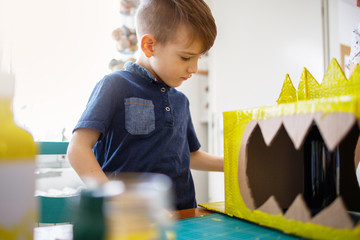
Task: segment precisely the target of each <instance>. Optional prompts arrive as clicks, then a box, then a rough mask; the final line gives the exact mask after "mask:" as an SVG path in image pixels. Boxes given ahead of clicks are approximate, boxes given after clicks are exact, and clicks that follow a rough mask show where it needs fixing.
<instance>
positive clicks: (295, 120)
mask: <svg viewBox="0 0 360 240" xmlns="http://www.w3.org/2000/svg"><path fill="white" fill-rule="evenodd" d="M313 120H314V115H312V114H295V115H289V116H284V117H283V124H284V127H285V130H286V132H287V133H288V135H289V137H290V139H291V141H292V142H293V144H294V146H295V149H296V150H299V149H300V147H301V145H302V143H303V142H304V139H305V137H306V135H307V133H308V131H309V129H310V127H311V125H312V123H313Z"/></svg>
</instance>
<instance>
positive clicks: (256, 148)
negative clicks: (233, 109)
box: [238, 113, 360, 228]
mask: <svg viewBox="0 0 360 240" xmlns="http://www.w3.org/2000/svg"><path fill="white" fill-rule="evenodd" d="M267 121H268V123H267ZM357 123H358V122H357V121H356V118H355V116H354V115H352V114H348V113H332V114H322V113H316V114H299V115H296V117H295V115H294V117H293V116H285V117H275V118H273V119H268V120H266V121H265V120H264V121H256V120H254V121H251V122H250V123H249V124H248V125H247V127H246V129H245V133H244V134H243V138H242V143H241V148H240V154H239V160H238V167H239V171H238V173H239V175H238V181H239V187H240V191H241V196H242V198H243V200H244V203H245V204H246V205H247V207H248V208H249V209H251V210H254V209H257V210H259V211H264V212H267V213H270V214H279V213H282V211H283V210H284V209H288V210H287V211H286V213H285V217H286V218H291V219H295V220H300V221H309V220H310V219H311V215H310V210H309V209H308V208H307V206H306V203H305V201H304V199H303V197H302V193H303V189H304V186H303V182H304V174H303V142H304V139H305V138H306V136H307V133H308V131H309V128H310V126H311V125H312V124H316V125H317V126H318V128H319V131H320V133H321V135H322V136H323V139H324V141H325V144H326V145H327V146H328V147H329V148H330V147H331V148H332V149H334V148H336V147H337V146H339V149H340V150H339V151H340V156H341V157H340V159H341V161H340V196H341V197H340V198H338V199H337V200H336V201H334V202H333V203H332V204H331V205H329V206H328V207H327V208H326V209H324V210H323V211H321V212H320V213H318V214H317V215H316V216H315V217H314V218H313V219H312V220H311V221H312V222H314V223H316V224H321V225H326V226H330V227H334V226H338V227H339V226H340V227H341V228H344V227H346V228H353V225H354V223H353V222H352V220H351V218H350V217H349V215H348V214H347V212H346V211H347V210H349V211H360V204H359V203H360V188H359V186H358V185H357V180H356V172H355V166H354V158H355V156H356V157H357V156H358V155H356V154H355V148H356V146H357V144H358V142H359V140H358V139H359V132H360V131H359V128H360V127H359V126H358V124H357ZM359 148H360V147H359ZM358 154H360V153H358ZM275 199H276V200H275ZM339 199H340V200H339ZM329 218H331V220H329ZM350 223H351V224H350Z"/></svg>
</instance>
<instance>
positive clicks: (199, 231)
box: [34, 208, 299, 240]
mask: <svg viewBox="0 0 360 240" xmlns="http://www.w3.org/2000/svg"><path fill="white" fill-rule="evenodd" d="M173 214H174V217H175V219H177V221H176V222H175V223H176V224H175V228H176V234H177V240H193V239H202V240H210V239H212V240H213V239H221V240H227V239H229V240H230V239H258V240H261V239H264V240H265V239H282V240H293V239H299V238H297V237H295V236H290V235H286V234H284V233H282V232H279V231H276V230H273V229H269V228H266V227H261V226H259V225H256V224H253V223H250V222H247V221H243V220H240V219H236V218H231V217H229V216H227V215H224V214H220V213H214V212H212V211H209V210H206V209H203V208H192V209H185V210H179V211H174V212H173ZM72 239H73V237H72V225H71V224H64V225H55V226H49V227H37V228H35V230H34V240H72Z"/></svg>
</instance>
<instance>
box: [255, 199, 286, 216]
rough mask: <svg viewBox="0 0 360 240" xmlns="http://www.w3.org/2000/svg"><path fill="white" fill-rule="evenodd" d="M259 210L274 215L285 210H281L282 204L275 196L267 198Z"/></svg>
mask: <svg viewBox="0 0 360 240" xmlns="http://www.w3.org/2000/svg"><path fill="white" fill-rule="evenodd" d="M257 210H258V211H261V212H266V213H269V214H272V215H278V214H283V211H282V210H281V208H280V205H279V203H278V202H277V201H276V198H275V197H274V196H271V197H269V199H268V200H266V202H265V203H264V204H263V205H261V206H260V207H259V208H258V209H257Z"/></svg>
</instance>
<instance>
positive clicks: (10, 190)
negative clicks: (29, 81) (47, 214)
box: [0, 45, 36, 239]
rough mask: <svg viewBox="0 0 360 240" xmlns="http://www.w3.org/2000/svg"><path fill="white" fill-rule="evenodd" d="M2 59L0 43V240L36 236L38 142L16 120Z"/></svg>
mask: <svg viewBox="0 0 360 240" xmlns="http://www.w3.org/2000/svg"><path fill="white" fill-rule="evenodd" d="M2 58H3V57H2V51H1V45H0V239H33V229H34V223H35V220H36V202H35V197H34V192H35V174H34V171H35V155H36V145H35V143H34V140H33V138H32V136H31V135H30V134H29V133H28V132H26V131H25V130H23V129H21V128H19V127H18V126H16V124H15V123H14V119H13V113H12V109H11V106H12V98H13V93H14V76H13V75H12V74H10V73H9V71H4V70H3V69H4V62H3V61H2Z"/></svg>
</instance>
